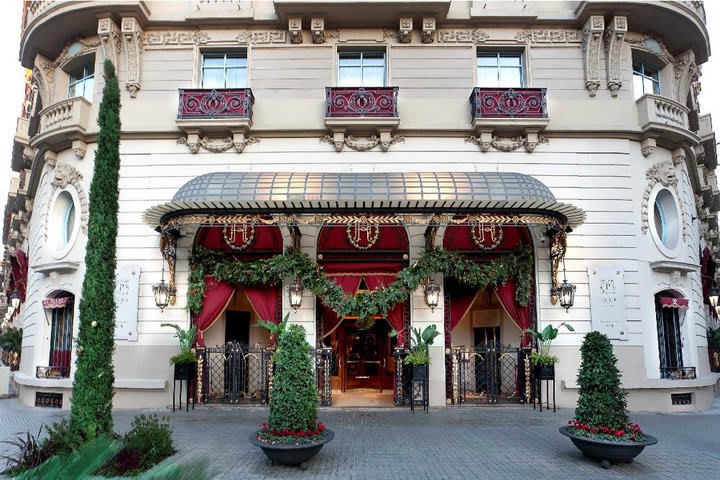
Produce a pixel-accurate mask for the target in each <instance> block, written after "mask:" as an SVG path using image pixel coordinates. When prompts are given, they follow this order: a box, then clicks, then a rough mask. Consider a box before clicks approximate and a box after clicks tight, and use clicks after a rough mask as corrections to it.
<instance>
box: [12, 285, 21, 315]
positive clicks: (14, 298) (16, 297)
mask: <svg viewBox="0 0 720 480" xmlns="http://www.w3.org/2000/svg"><path fill="white" fill-rule="evenodd" d="M10 303H11V304H12V306H13V308H14V309H15V310H17V309H18V307H19V306H20V292H18V289H17V288H16V289H15V290H13V293H12V296H11V297H10Z"/></svg>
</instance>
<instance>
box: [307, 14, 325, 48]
mask: <svg viewBox="0 0 720 480" xmlns="http://www.w3.org/2000/svg"><path fill="white" fill-rule="evenodd" d="M310 33H311V34H312V42H313V43H325V19H324V18H321V17H316V18H312V19H310Z"/></svg>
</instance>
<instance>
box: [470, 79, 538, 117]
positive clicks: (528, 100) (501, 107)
mask: <svg viewBox="0 0 720 480" xmlns="http://www.w3.org/2000/svg"><path fill="white" fill-rule="evenodd" d="M546 90H547V89H545V88H482V87H475V88H474V89H473V91H472V94H471V95H470V113H471V115H472V117H473V118H547V116H548V113H547V102H546V99H545V96H546Z"/></svg>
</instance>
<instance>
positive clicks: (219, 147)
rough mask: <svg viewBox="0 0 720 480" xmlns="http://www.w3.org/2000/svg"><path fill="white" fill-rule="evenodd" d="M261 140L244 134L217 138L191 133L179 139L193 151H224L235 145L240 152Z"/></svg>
mask: <svg viewBox="0 0 720 480" xmlns="http://www.w3.org/2000/svg"><path fill="white" fill-rule="evenodd" d="M259 142H260V139H259V138H257V137H253V136H247V137H246V136H245V135H244V134H234V135H233V136H228V137H225V138H216V139H211V138H209V137H207V136H205V137H199V136H198V135H196V134H191V135H188V136H187V137H181V138H179V139H178V141H177V143H179V144H180V145H187V147H188V148H189V149H190V152H191V153H198V152H199V151H200V148H203V149H204V150H206V151H208V152H210V153H223V152H227V151H228V150H230V149H231V148H233V147H235V150H237V152H238V153H242V152H243V151H244V150H245V147H247V146H248V145H250V144H253V143H259Z"/></svg>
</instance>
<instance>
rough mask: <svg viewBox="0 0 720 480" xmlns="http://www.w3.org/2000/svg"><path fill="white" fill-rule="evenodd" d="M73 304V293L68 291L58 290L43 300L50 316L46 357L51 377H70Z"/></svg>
mask: <svg viewBox="0 0 720 480" xmlns="http://www.w3.org/2000/svg"><path fill="white" fill-rule="evenodd" d="M74 304H75V295H73V294H72V293H69V292H59V293H57V294H56V295H54V296H53V297H52V298H46V299H45V300H43V307H45V309H46V310H49V316H50V317H51V318H52V321H51V324H50V354H49V358H48V364H49V367H51V368H49V369H48V370H47V372H49V373H48V375H51V376H53V377H57V378H68V377H70V366H71V357H72V342H73V315H74V311H75V309H74V306H75V305H74Z"/></svg>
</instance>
